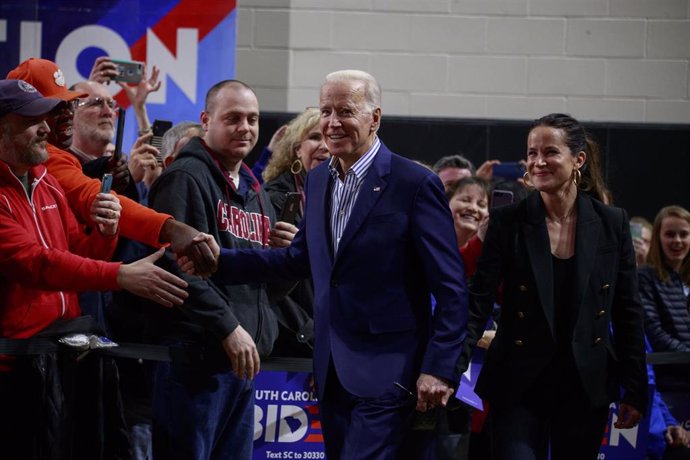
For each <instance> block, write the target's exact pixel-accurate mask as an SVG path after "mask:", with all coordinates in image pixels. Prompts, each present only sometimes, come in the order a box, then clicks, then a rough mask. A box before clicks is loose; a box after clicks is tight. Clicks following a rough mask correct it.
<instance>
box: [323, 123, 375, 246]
mask: <svg viewBox="0 0 690 460" xmlns="http://www.w3.org/2000/svg"><path fill="white" fill-rule="evenodd" d="M379 147H381V141H380V140H379V138H378V136H377V137H376V138H374V143H373V144H372V146H371V148H370V149H369V150H367V152H366V153H365V154H364V155H362V157H361V158H360V159H359V160H357V161H355V163H354V164H353V165H352V166H351V167H350V169H348V170H347V171H345V176H344V177H345V180H340V177H339V175H338V170H339V169H340V163H339V162H338V159H337V158H336V157H333V158H331V162H330V163H329V164H328V169H329V171H330V173H331V176H333V188H332V190H331V236H332V239H331V241H333V254H334V255H335V254H336V253H337V252H338V244H339V243H340V238H341V237H342V236H343V231H344V230H345V226H346V225H347V221H348V220H349V219H350V214H351V213H352V208H353V207H354V205H355V201H357V195H359V189H360V188H361V187H362V183H363V182H364V178H365V177H367V172H368V171H369V167H370V166H371V164H372V163H373V162H374V157H375V156H376V153H377V152H378V151H379Z"/></svg>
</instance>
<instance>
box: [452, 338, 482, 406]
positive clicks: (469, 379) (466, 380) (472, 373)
mask: <svg viewBox="0 0 690 460" xmlns="http://www.w3.org/2000/svg"><path fill="white" fill-rule="evenodd" d="M484 354H485V351H484V350H483V349H481V348H479V347H477V348H475V350H474V354H473V355H472V361H471V362H470V365H469V367H468V368H467V370H466V371H465V373H464V374H462V377H461V378H460V385H459V386H458V390H457V391H456V392H455V397H456V398H458V399H459V400H460V401H462V402H464V403H465V404H468V405H470V406H472V407H474V408H475V409H478V410H484V404H483V403H482V398H480V397H479V396H478V395H477V393H475V392H474V386H475V385H476V384H477V378H479V373H480V372H481V370H482V364H483V363H484Z"/></svg>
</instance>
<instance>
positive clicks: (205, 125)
mask: <svg viewBox="0 0 690 460" xmlns="http://www.w3.org/2000/svg"><path fill="white" fill-rule="evenodd" d="M208 118H209V117H208V112H206V111H203V112H201V117H199V119H200V121H201V129H203V130H204V132H206V131H208Z"/></svg>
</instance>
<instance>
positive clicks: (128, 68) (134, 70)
mask: <svg viewBox="0 0 690 460" xmlns="http://www.w3.org/2000/svg"><path fill="white" fill-rule="evenodd" d="M111 61H112V63H113V64H115V65H116V66H117V76H116V77H115V78H113V80H115V81H121V82H124V83H139V82H140V81H141V79H142V77H143V75H144V63H143V62H140V61H126V60H123V59H111Z"/></svg>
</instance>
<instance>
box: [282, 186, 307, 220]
mask: <svg viewBox="0 0 690 460" xmlns="http://www.w3.org/2000/svg"><path fill="white" fill-rule="evenodd" d="M301 204H302V194H301V193H300V192H287V193H286V194H285V204H284V205H283V211H282V212H281V213H280V218H279V219H278V220H279V221H281V222H287V223H288V224H294V223H295V220H296V219H297V215H298V214H299V212H300V205H301Z"/></svg>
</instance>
